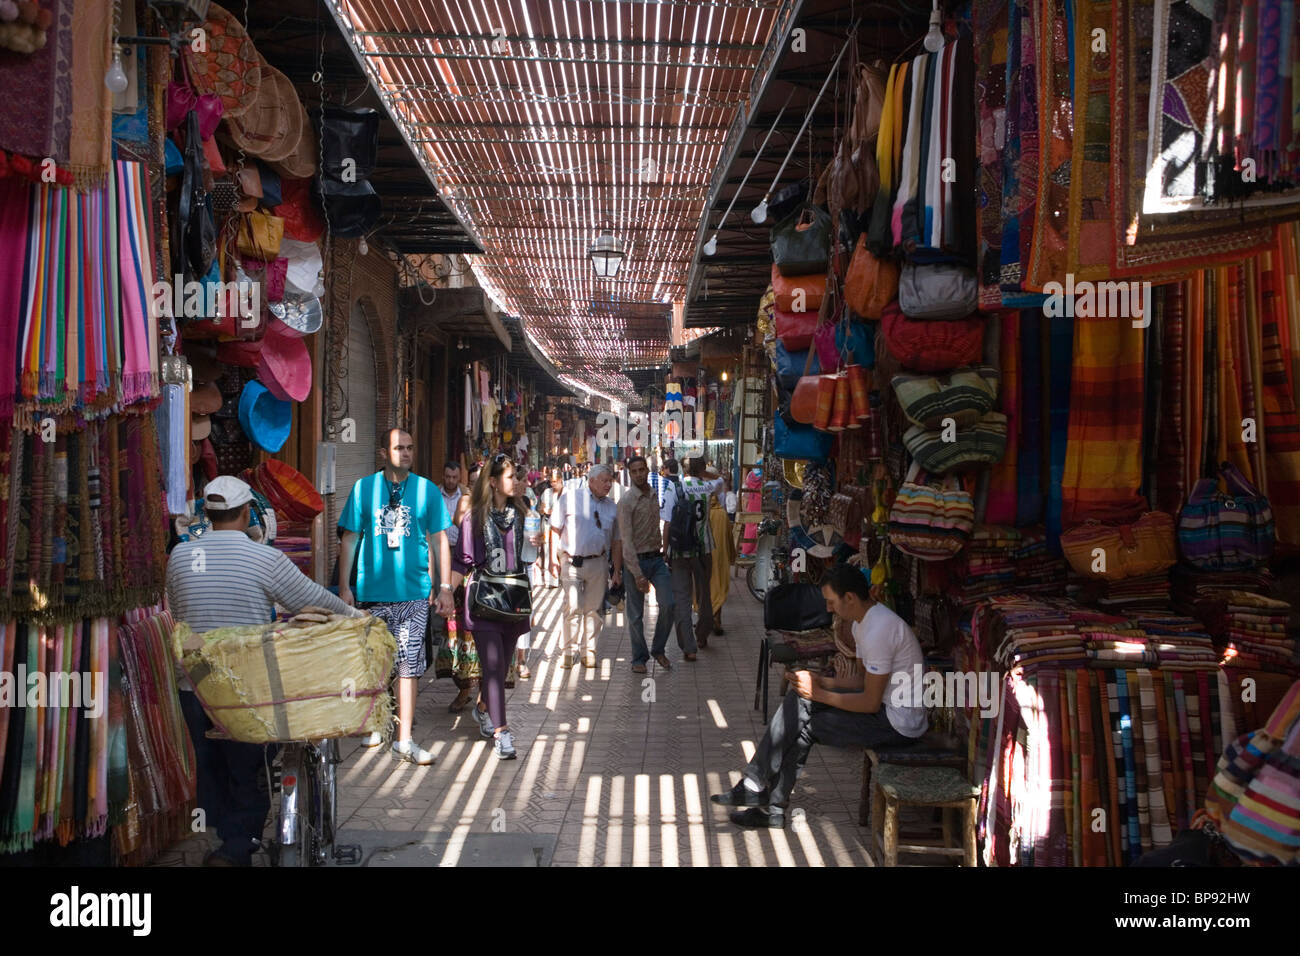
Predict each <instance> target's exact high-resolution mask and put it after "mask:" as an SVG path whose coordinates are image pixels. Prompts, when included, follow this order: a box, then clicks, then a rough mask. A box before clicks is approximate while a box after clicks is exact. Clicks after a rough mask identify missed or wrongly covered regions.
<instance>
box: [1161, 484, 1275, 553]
mask: <svg viewBox="0 0 1300 956" xmlns="http://www.w3.org/2000/svg"><path fill="white" fill-rule="evenodd" d="M1220 479H1222V481H1223V483H1224V485H1225V486H1226V487H1227V493H1226V494H1225V493H1223V492H1221V491H1219V481H1220ZM1275 542H1276V534H1275V531H1274V527H1273V509H1272V508H1271V507H1269V503H1268V499H1267V498H1265V497H1264V496H1263V495H1261V494H1260V493H1259V489H1257V488H1256V487H1255V486H1254V485H1252V484H1251V483H1250V482H1249V481H1248V480H1247V479H1246V476H1245V475H1243V474H1242V473H1241V472H1240V471H1239V470H1238V469H1237V468H1236V467H1235V466H1234V465H1232V464H1230V463H1228V462H1226V461H1225V462H1224V463H1223V464H1222V465H1221V466H1220V468H1219V478H1202V479H1200V480H1199V481H1198V482H1196V485H1195V487H1193V488H1192V493H1191V496H1190V497H1188V499H1187V503H1186V504H1185V505H1183V508H1182V511H1180V512H1179V514H1178V550H1179V551H1180V552H1182V555H1183V560H1184V561H1186V562H1187V563H1188V564H1190V565H1192V566H1193V567H1197V568H1200V569H1202V570H1204V571H1242V570H1245V569H1248V568H1253V567H1256V566H1257V565H1260V564H1263V563H1264V562H1265V561H1267V560H1268V558H1269V555H1271V554H1272V553H1273V545H1274V544H1275Z"/></svg>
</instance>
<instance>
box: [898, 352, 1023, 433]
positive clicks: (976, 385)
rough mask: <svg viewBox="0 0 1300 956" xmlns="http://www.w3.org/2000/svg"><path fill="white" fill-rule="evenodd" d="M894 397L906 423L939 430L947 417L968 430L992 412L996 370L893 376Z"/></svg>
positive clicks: (974, 368)
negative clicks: (904, 416)
mask: <svg viewBox="0 0 1300 956" xmlns="http://www.w3.org/2000/svg"><path fill="white" fill-rule="evenodd" d="M892 384H893V386H894V395H895V396H897V397H898V404H899V406H900V407H901V408H902V410H903V414H904V415H906V416H907V419H908V421H910V422H912V424H914V425H920V426H921V427H922V428H940V427H942V425H943V423H944V421H943V420H944V419H945V418H951V419H952V420H953V421H954V422H955V423H956V425H957V427H958V428H969V427H971V426H972V425H974V424H975V423H976V422H978V421H979V420H980V418H981V417H983V416H984V415H985V414H986V413H987V412H989V411H991V410H992V409H993V403H994V402H995V401H996V400H997V397H998V370H997V369H995V368H993V367H992V366H991V365H974V366H968V367H967V368H959V369H954V370H953V371H951V372H949V373H948V374H946V375H940V376H935V375H921V374H914V373H904V374H902V375H895V376H894V378H893V382H892Z"/></svg>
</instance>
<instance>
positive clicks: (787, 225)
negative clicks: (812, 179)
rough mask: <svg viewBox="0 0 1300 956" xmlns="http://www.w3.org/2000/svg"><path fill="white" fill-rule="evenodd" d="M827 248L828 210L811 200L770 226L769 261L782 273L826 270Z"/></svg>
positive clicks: (792, 274)
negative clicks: (770, 248)
mask: <svg viewBox="0 0 1300 956" xmlns="http://www.w3.org/2000/svg"><path fill="white" fill-rule="evenodd" d="M830 249H831V217H830V213H828V212H826V211H825V210H823V209H822V208H821V207H819V206H814V205H813V204H812V203H804V204H803V205H802V206H800V207H799V208H798V209H796V210H795V211H794V212H792V213H791V214H790V215H788V216H786V217H785V218H784V219H782V220H781V221H780V222H779V223H777V224H776V225H775V226H773V227H772V262H773V263H775V264H776V267H777V269H778V270H780V272H781V275H783V276H802V275H807V274H808V273H812V272H825V271H826V263H827V261H828V260H829V258H830Z"/></svg>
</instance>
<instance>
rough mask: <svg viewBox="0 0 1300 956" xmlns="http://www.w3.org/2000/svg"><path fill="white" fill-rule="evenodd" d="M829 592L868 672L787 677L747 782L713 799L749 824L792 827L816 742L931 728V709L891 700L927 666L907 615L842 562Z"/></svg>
mask: <svg viewBox="0 0 1300 956" xmlns="http://www.w3.org/2000/svg"><path fill="white" fill-rule="evenodd" d="M822 597H824V598H825V599H826V609H827V610H829V611H830V612H831V613H832V614H838V615H839V616H840V617H842V618H846V619H847V620H849V621H851V622H853V640H854V643H855V644H856V645H857V652H858V659H859V660H861V661H862V664H863V667H864V668H865V670H866V673H865V674H864V675H862V676H860V677H858V678H857V683H856V685H853V684H851V683H850V682H849V681H845V682H844V683H839V684H837V683H836V679H835V678H832V677H815V676H813V675H812V674H810V673H809V672H808V671H793V672H791V673H788V674H786V675H785V679H786V680H787V681H788V682H789V683H790V685H791V690H790V691H789V692H788V693H787V694H786V695H785V700H784V701H782V703H781V709H780V710H778V711H777V712H776V713H775V714H773V715H772V721H771V723H769V724H768V727H767V733H766V734H765V735H764V736H763V739H762V741H761V742H760V743H759V745H758V749H757V750H756V751H755V752H754V759H753V760H751V761H750V762H749V765H748V766H746V767H745V769H744V771H743V776H742V778H741V781H740V783H738V784H736V786H734V787H732V788H731V789H730V790H728V791H727V792H726V793H718V794H714V795H713V796H712V797H711V799H712V800H713V802H714V803H720V804H722V805H724V806H729V807H747V808H748V809H746V810H743V811H737V812H733V813H732V814H731V820H732V822H733V823H736V824H738V825H740V826H742V827H772V828H780V827H783V826H785V808H786V806H787V804H788V803H789V800H790V793H791V791H792V790H793V789H794V781H795V777H796V776H797V775H798V773H799V770H800V769H801V768H802V767H803V765H804V763H805V762H806V761H807V760H808V753H809V751H810V750H812V745H813V744H815V743H822V744H827V745H828V746H831V747H891V746H901V745H903V744H907V743H909V742H911V741H913V740H915V739H916V738H918V737H920V736H921V735H922V734H924V733H925V731H926V726H927V718H926V713H925V708H924V707H921V706H915V707H913V706H901V705H899V704H896V703H894V702H893V701H891V700H890V679H891V677H892V675H894V674H896V673H899V672H902V673H904V674H906V675H908V679H909V680H911V675H912V673H913V667H915V666H916V665H922V666H924V663H925V655H924V654H923V653H922V652H921V645H920V643H919V642H918V641H917V639H916V635H915V634H913V633H912V629H911V628H910V627H908V626H907V622H906V621H904V620H903V619H902V618H901V617H899V616H898V615H897V614H895V613H894V612H893V611H891V610H890V609H889V608H887V607H885V605H883V604H879V603H877V602H876V601H874V600H873V599H872V597H871V585H870V582H868V581H867V579H866V577H864V576H863V574H862V572H861V571H859V570H858V569H857V568H853V567H850V566H849V565H846V564H839V565H836V566H835V567H833V568H831V570H830V572H829V573H828V574H827V576H826V579H825V580H824V581H823V582H822Z"/></svg>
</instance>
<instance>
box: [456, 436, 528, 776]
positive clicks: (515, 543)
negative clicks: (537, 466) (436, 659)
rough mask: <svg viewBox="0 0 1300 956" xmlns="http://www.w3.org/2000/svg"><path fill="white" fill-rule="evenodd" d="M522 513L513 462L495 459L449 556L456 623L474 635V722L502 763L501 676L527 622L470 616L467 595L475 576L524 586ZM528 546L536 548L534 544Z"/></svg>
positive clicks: (506, 754)
mask: <svg viewBox="0 0 1300 956" xmlns="http://www.w3.org/2000/svg"><path fill="white" fill-rule="evenodd" d="M526 512H527V505H526V504H525V502H524V497H523V483H522V482H516V481H515V466H514V462H512V461H511V460H510V457H509V456H508V455H505V454H500V455H497V456H496V457H495V458H493V459H492V461H491V462H489V463H488V464H486V465H484V467H483V470H482V472H481V473H480V474H479V477H478V481H476V482H475V483H474V488H473V491H471V493H470V504H469V510H468V512H467V513H466V514H465V515H464V516H463V518H462V519H461V525H460V541H459V542H458V545H457V548H456V553H455V554H454V555H453V556H452V568H453V575H452V580H453V582H455V583H456V584H459V583H460V582H461V581H462V580H464V582H465V603H464V605H463V607H462V608H461V611H460V622H459V623H460V626H461V627H462V628H464V629H465V630H466V631H468V632H472V633H473V635H474V643H475V645H476V647H477V650H478V659H479V665H480V669H481V676H480V678H479V704H478V706H477V707H475V708H474V717H475V719H476V720H478V724H479V730H480V732H481V733H482V735H483V737H484V738H485V739H487V740H491V741H493V748H494V750H495V752H496V755H497V757H499V758H500V759H502V760H513V759H514V758H515V747H514V738H513V737H512V736H511V733H510V727H509V725H508V724H507V722H506V671H507V669H508V668H509V666H510V663H511V660H512V659H513V657H514V656H515V643H516V641H518V639H519V636H520V635H521V634H523V633H524V632H525V631H527V630H528V629H529V626H530V623H529V621H528V619H527V618H525V619H522V620H518V621H500V620H489V619H487V618H485V617H483V616H482V615H476V614H475V609H474V606H473V605H474V602H473V600H472V597H471V593H472V587H473V583H474V576H475V575H487V574H492V575H501V574H507V575H508V574H521V575H523V581H524V582H525V587H526V583H527V580H528V577H527V572H526V569H525V567H524V563H523V560H522V557H521V553H522V551H523V545H524V539H525V532H524V516H525V514H526ZM531 543H532V544H533V545H536V544H537V540H533V541H532V542H531Z"/></svg>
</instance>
